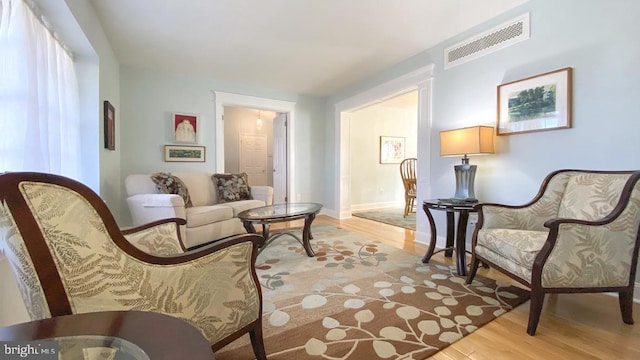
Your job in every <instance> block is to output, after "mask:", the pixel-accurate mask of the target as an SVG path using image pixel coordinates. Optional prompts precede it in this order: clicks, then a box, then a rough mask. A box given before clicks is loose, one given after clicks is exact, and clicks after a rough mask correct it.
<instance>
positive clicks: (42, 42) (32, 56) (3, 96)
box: [0, 0, 81, 180]
mask: <svg viewBox="0 0 640 360" xmlns="http://www.w3.org/2000/svg"><path fill="white" fill-rule="evenodd" d="M1 1H2V3H1V5H0V172H3V171H38V172H47V173H53V174H59V175H64V176H67V177H71V178H74V179H77V180H81V179H79V176H80V170H79V169H80V155H79V151H80V146H79V144H80V120H79V104H78V81H77V79H76V75H75V70H74V65H73V59H72V57H71V56H70V55H69V54H68V53H67V52H66V51H65V49H64V48H63V47H62V45H61V44H60V43H59V42H58V41H57V40H56V39H55V38H54V37H53V35H52V34H51V32H50V31H49V30H48V29H47V28H46V27H45V26H44V25H43V22H42V21H41V20H40V19H39V18H38V17H37V16H36V15H35V14H34V12H33V11H32V9H31V8H30V7H29V6H27V4H25V3H24V0H1Z"/></svg>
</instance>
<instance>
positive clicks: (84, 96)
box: [41, 0, 126, 224]
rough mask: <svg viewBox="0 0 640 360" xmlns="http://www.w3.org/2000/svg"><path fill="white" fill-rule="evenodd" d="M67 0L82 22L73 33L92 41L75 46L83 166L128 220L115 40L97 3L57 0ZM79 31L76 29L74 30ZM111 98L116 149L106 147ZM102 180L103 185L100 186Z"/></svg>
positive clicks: (116, 214)
mask: <svg viewBox="0 0 640 360" xmlns="http://www.w3.org/2000/svg"><path fill="white" fill-rule="evenodd" d="M55 1H56V2H63V1H64V2H66V4H67V6H68V10H66V11H71V14H72V15H73V18H74V19H75V21H77V24H78V25H79V26H80V28H81V30H79V31H81V33H80V34H72V35H71V36H74V37H75V36H77V37H84V38H85V39H86V40H87V41H88V42H89V44H90V49H78V48H74V49H73V51H74V53H75V55H76V57H75V62H76V64H77V69H79V70H80V71H79V73H78V77H79V78H80V79H79V83H80V84H79V85H80V102H81V105H80V106H81V110H80V111H81V116H82V117H83V119H82V122H83V127H84V128H83V134H84V142H83V150H82V151H83V170H84V174H85V176H86V177H87V178H89V179H90V180H88V184H87V185H89V186H90V187H92V188H93V189H94V190H97V191H98V192H99V194H100V196H101V197H102V199H103V200H104V201H105V202H106V203H107V205H108V206H109V209H110V210H111V212H112V213H113V215H114V217H115V218H116V220H117V221H118V222H119V223H120V224H121V223H122V222H123V221H124V219H125V218H124V217H123V214H122V212H121V206H120V199H121V198H122V191H121V189H122V188H121V186H120V183H121V178H120V167H121V166H120V165H121V163H120V161H121V160H120V158H121V156H123V153H122V137H121V129H122V128H123V125H126V123H123V121H122V118H121V116H120V71H119V69H120V65H119V63H118V60H117V59H116V57H115V54H114V53H113V50H112V49H111V44H109V41H108V39H107V37H106V35H105V33H104V30H103V29H102V26H101V25H100V21H99V20H98V16H97V15H96V13H95V11H94V9H93V7H92V6H91V4H90V3H89V2H88V1H85V0H55ZM41 2H42V3H45V2H46V3H47V4H49V6H51V5H52V2H51V0H47V1H44V0H41ZM65 9H67V7H66V6H64V4H60V6H52V7H51V10H50V11H52V12H53V11H56V12H63V11H65ZM68 26H69V21H67V22H66V23H65V24H61V27H60V28H67V27H68ZM74 31H75V30H74ZM105 100H108V101H109V102H110V103H111V104H112V105H113V106H114V107H115V110H116V127H115V131H116V133H115V138H116V150H115V151H112V150H107V149H105V148H104V126H103V124H104V122H103V102H104V101H105ZM98 184H99V186H98Z"/></svg>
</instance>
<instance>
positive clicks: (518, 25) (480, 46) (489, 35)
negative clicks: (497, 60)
mask: <svg viewBox="0 0 640 360" xmlns="http://www.w3.org/2000/svg"><path fill="white" fill-rule="evenodd" d="M528 38H529V13H526V14H523V15H520V16H518V17H517V18H515V19H512V20H510V21H508V22H506V23H504V24H502V25H499V26H496V27H494V28H493V29H490V30H488V31H485V32H483V33H482V34H479V35H476V36H474V37H471V38H469V39H467V40H464V41H462V42H459V43H457V44H455V45H453V46H449V47H448V48H446V49H444V68H445V69H449V68H452V67H454V66H456V65H460V64H464V63H466V62H468V61H471V60H474V59H477V58H479V57H481V56H484V55H487V54H490V53H492V52H494V51H498V50H500V49H504V48H506V47H507V46H511V45H513V44H515V43H519V42H520V41H524V40H527V39H528Z"/></svg>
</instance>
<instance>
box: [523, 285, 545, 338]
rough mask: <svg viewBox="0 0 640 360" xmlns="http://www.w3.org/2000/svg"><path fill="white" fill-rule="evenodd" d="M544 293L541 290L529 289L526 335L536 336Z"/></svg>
mask: <svg viewBox="0 0 640 360" xmlns="http://www.w3.org/2000/svg"><path fill="white" fill-rule="evenodd" d="M544 295H545V294H544V292H543V291H541V290H534V289H531V300H530V302H531V303H530V306H529V325H528V326H527V334H529V335H531V336H533V335H535V334H536V329H537V328H538V322H539V321H540V314H541V313H542V304H543V303H544Z"/></svg>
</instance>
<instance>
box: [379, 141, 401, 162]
mask: <svg viewBox="0 0 640 360" xmlns="http://www.w3.org/2000/svg"><path fill="white" fill-rule="evenodd" d="M403 159H404V138H403V137H397V136H380V164H399V163H400V162H401V161H402V160H403Z"/></svg>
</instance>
